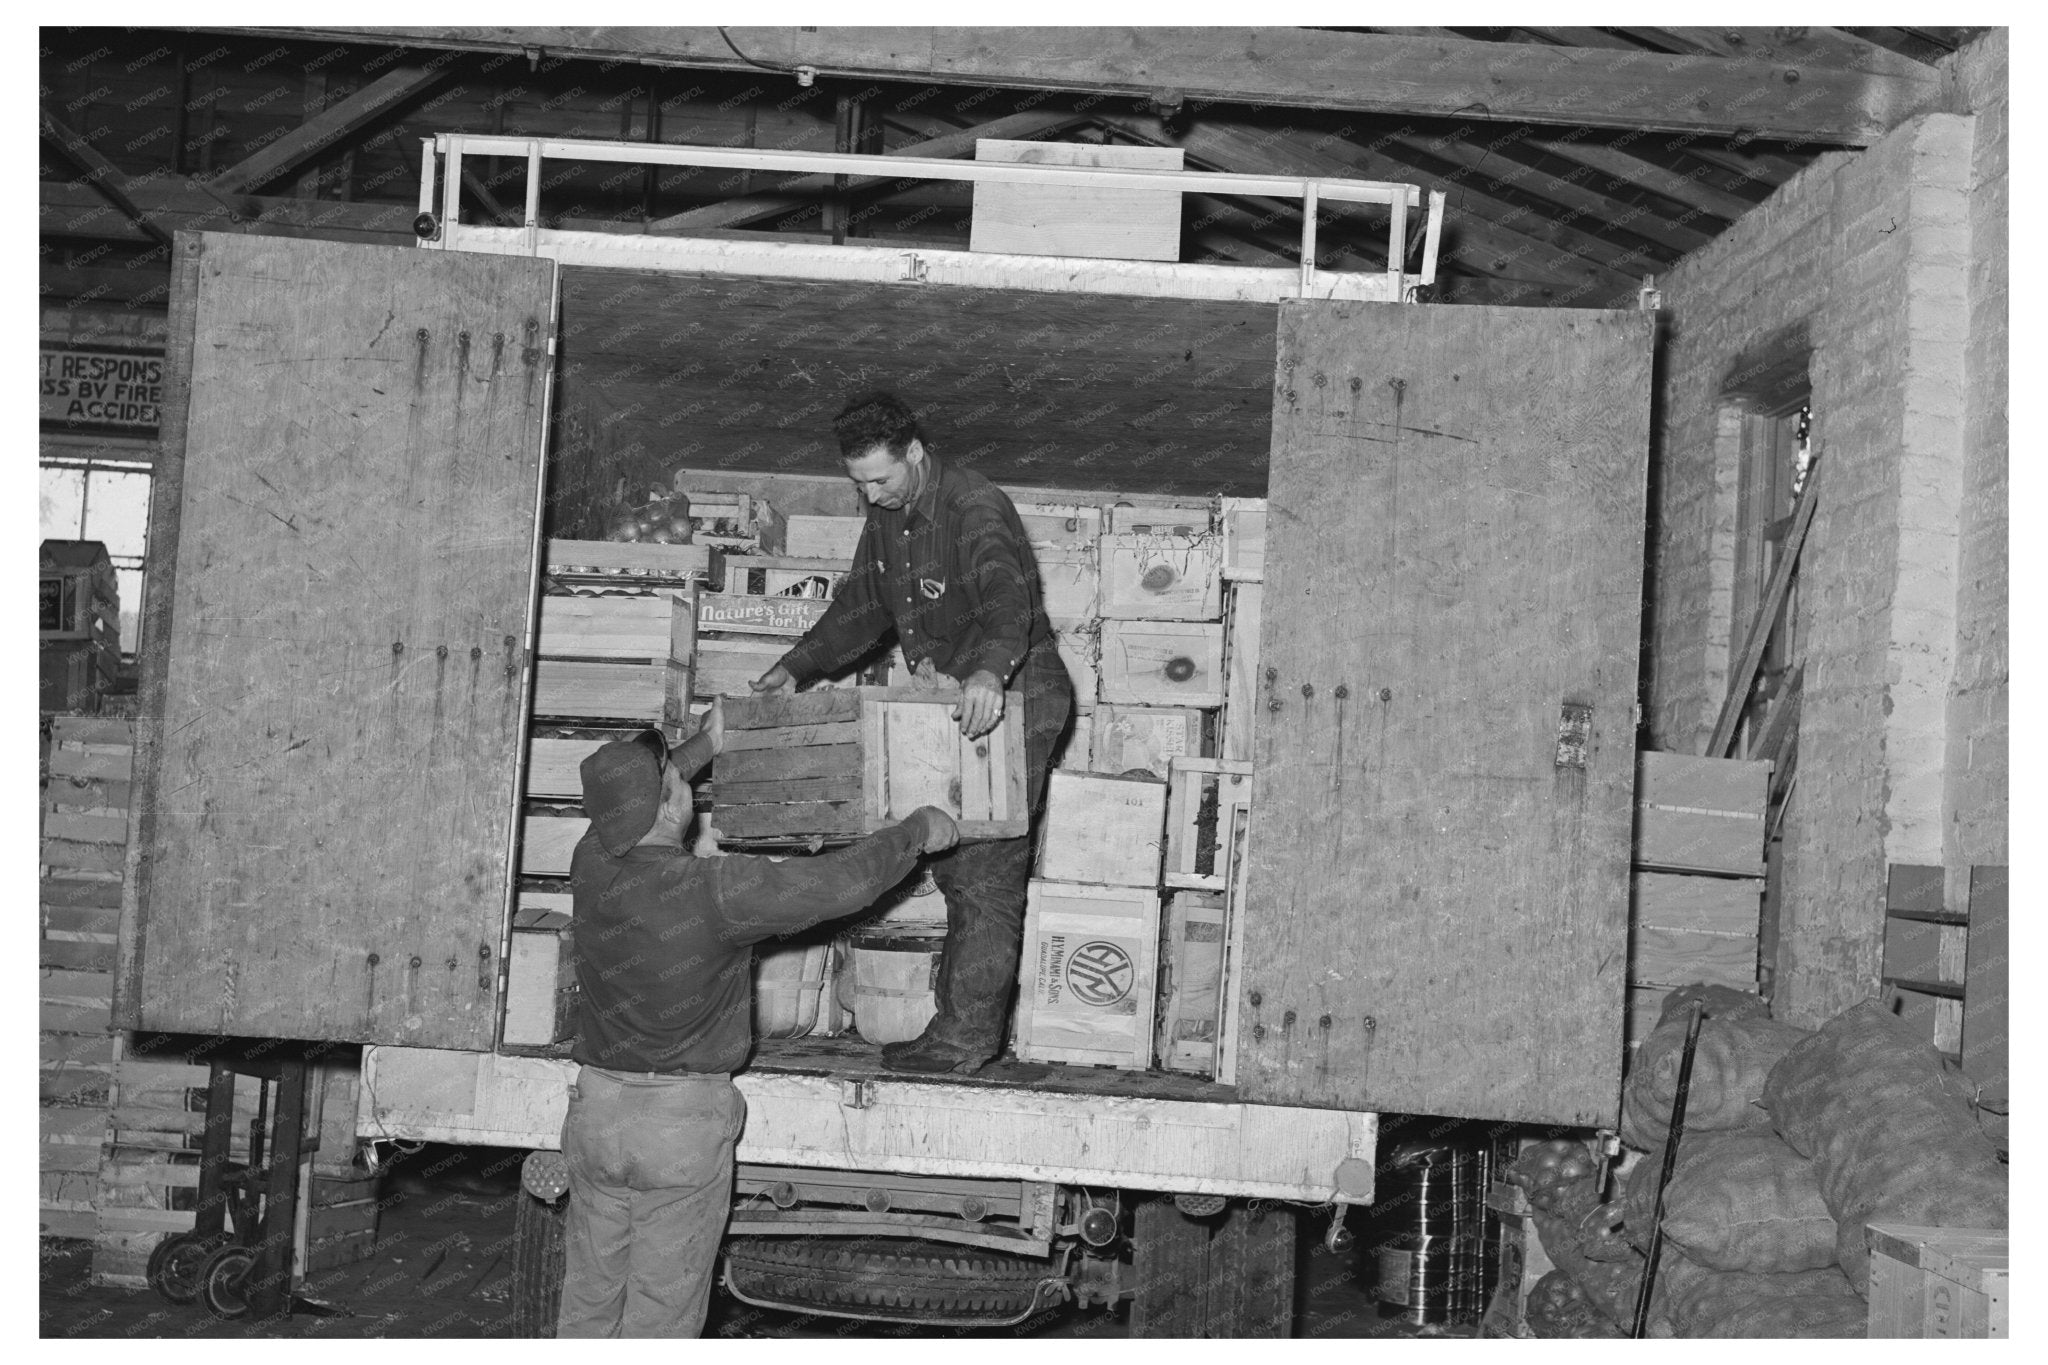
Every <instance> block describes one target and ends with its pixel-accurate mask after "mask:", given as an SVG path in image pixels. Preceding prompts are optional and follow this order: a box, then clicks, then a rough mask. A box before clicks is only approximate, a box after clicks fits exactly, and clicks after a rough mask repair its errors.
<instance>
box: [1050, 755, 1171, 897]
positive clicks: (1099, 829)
mask: <svg viewBox="0 0 2048 1365" xmlns="http://www.w3.org/2000/svg"><path fill="white" fill-rule="evenodd" d="M1165 821H1166V784H1165V783H1163V782H1150V781H1141V780H1139V779H1136V778H1126V777H1110V776H1107V775H1104V774H1100V773H1073V772H1062V771H1058V770H1055V771H1053V772H1052V773H1050V774H1049V775H1048V776H1047V778H1046V793H1045V823H1044V828H1043V829H1042V830H1041V832H1040V834H1039V840H1038V875H1039V876H1040V877H1042V878H1045V879H1046V880H1048V881H1060V882H1090V883H1094V884H1097V885H1102V886H1141V887H1155V888H1156V887H1157V886H1158V885H1159V858H1160V847H1161V840H1162V829H1163V827H1164V824H1165Z"/></svg>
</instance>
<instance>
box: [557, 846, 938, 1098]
mask: <svg viewBox="0 0 2048 1365" xmlns="http://www.w3.org/2000/svg"><path fill="white" fill-rule="evenodd" d="M918 836H919V826H918V825H917V823H916V822H914V821H913V822H911V823H909V824H899V825H896V826H894V827H892V828H890V829H885V830H883V831H881V832H880V833H878V834H871V835H869V836H868V837H867V838H865V839H863V840H861V841H860V842H859V843H857V844H853V845H851V846H849V847H847V848H842V849H837V850H835V851H833V852H831V853H825V854H820V855H818V856H816V857H809V858H805V857H794V858H788V859H784V860H779V861H778V860H776V859H772V858H766V857H760V856H749V855H746V854H732V855H730V856H727V857H723V858H699V857H696V856H695V855H693V854H692V853H690V851H689V850H687V849H683V848H678V847H675V846H673V845H663V844H641V845H638V846H637V847H634V848H629V849H627V850H626V852H625V855H624V856H623V857H616V858H615V857H613V856H612V855H611V854H609V853H607V852H605V849H604V845H603V844H601V843H599V842H598V838H597V835H596V834H595V833H594V832H593V833H590V834H586V835H584V836H583V839H582V841H581V842H580V843H578V844H577V845H576V851H575V853H574V854H573V855H571V858H570V861H569V879H570V880H569V884H570V888H571V890H572V892H573V893H574V895H575V952H576V992H577V1007H576V1009H577V1017H576V1046H575V1049H574V1050H573V1052H572V1053H571V1055H572V1056H573V1057H574V1058H575V1059H576V1060H577V1061H578V1062H581V1063H583V1064H584V1065H586V1066H601V1067H609V1068H611V1069H613V1070H617V1071H662V1072H675V1071H710V1072H719V1071H736V1070H738V1069H739V1068H740V1067H741V1066H742V1065H744V1064H745V1062H746V1059H747V1053H748V1051H749V1049H750V1048H751V1047H752V1045H753V1037H754V1018H753V1001H754V991H753V978H752V973H753V965H754V945H755V944H756V943H759V942H761V941H762V940H764V939H770V938H774V937H776V936H778V935H782V934H789V933H794V932H796V931H797V930H800V929H807V928H809V927H810V926H811V925H813V924H818V923H820V922H822V921H824V920H828V919H832V918H835V917H837V916H839V915H849V914H852V913H853V912H855V911H857V910H861V909H864V908H866V907H867V906H870V905H872V904H874V903H875V901H876V900H878V899H880V897H881V895H882V893H883V892H885V891H887V890H888V889H889V888H890V887H892V886H894V885H895V884H896V883H897V882H900V881H902V880H903V878H904V877H906V876H907V875H909V873H910V870H911V869H912V868H913V867H915V866H916V865H917V856H918V845H919V837H918Z"/></svg>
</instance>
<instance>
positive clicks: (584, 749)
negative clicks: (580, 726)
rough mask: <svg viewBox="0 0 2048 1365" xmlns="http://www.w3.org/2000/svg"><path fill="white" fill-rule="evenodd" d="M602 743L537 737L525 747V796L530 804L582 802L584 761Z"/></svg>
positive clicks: (600, 746) (599, 741)
mask: <svg viewBox="0 0 2048 1365" xmlns="http://www.w3.org/2000/svg"><path fill="white" fill-rule="evenodd" d="M605 742H606V741H605V740H603V739H591V738H584V739H557V738H551V737H547V736H540V735H536V736H535V737H534V738H532V739H531V740H528V741H527V747H526V796H527V799H528V800H531V801H570V802H580V801H581V800H582V799H583V760H584V759H586V758H588V757H589V756H590V755H591V754H594V753H596V752H597V751H598V750H599V749H600V748H602V747H603V746H604V744H605Z"/></svg>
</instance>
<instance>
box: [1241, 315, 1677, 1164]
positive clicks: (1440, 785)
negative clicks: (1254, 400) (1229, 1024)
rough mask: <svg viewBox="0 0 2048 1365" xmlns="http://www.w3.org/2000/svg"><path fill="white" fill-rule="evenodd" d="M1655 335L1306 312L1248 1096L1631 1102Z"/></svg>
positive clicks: (1272, 591) (1522, 1107) (1455, 1102)
mask: <svg viewBox="0 0 2048 1365" xmlns="http://www.w3.org/2000/svg"><path fill="white" fill-rule="evenodd" d="M1650 340H1651V322H1650V319H1649V318H1648V317H1646V316H1643V315H1639V314H1633V313H1602V312H1590V311H1578V310H1562V309H1559V310H1545V309H1512V308H1477V307H1474V308H1430V307H1398V308H1397V307H1387V306H1384V305H1370V304H1367V305H1359V304H1302V305H1292V304H1290V305H1285V306H1283V308H1282V309H1281V321H1280V343H1279V356H1280V360H1279V367H1278V370H1277V372H1276V381H1275V391H1274V405H1273V411H1274V418H1273V466H1272V483H1271V486H1270V489H1269V495H1268V500H1269V504H1270V510H1269V523H1270V525H1271V526H1272V528H1273V534H1272V537H1271V539H1270V540H1269V542H1268V545H1267V554H1266V589H1265V600H1264V604H1263V605H1264V611H1263V616H1264V620H1263V623H1262V631H1261V641H1260V669H1261V676H1260V680H1259V681H1260V684H1261V686H1260V701H1261V704H1262V705H1261V709H1260V710H1259V712H1258V715H1259V724H1258V730H1257V739H1256V744H1255V758H1256V764H1257V770H1256V776H1255V779H1254V782H1255V790H1254V797H1253V809H1254V810H1255V811H1256V812H1257V815H1256V817H1255V819H1254V823H1253V832H1252V849H1251V854H1250V858H1249V863H1250V868H1249V878H1248V882H1247V884H1246V888H1245V911H1244V917H1245V918H1244V924H1243V930H1244V938H1243V942H1244V944H1245V949H1244V960H1243V968H1242V970H1241V971H1240V972H1238V974H1237V984H1236V987H1235V994H1234V996H1233V1008H1234V1009H1236V1010H1237V1011H1238V1018H1239V1020H1240V1024H1241V1027H1240V1028H1239V1029H1238V1030H1237V1034H1238V1039H1237V1043H1238V1047H1239V1049H1240V1051H1239V1054H1238V1058H1237V1063H1238V1065H1237V1071H1236V1081H1237V1083H1238V1085H1239V1086H1240V1087H1242V1089H1243V1091H1244V1093H1245V1094H1247V1095H1249V1096H1251V1097H1253V1098H1256V1099H1259V1100H1263V1101H1268V1102H1278V1103H1304V1104H1327V1105H1340V1106H1346V1107H1349V1106H1357V1107H1360V1108H1367V1109H1375V1110H1385V1111H1394V1112H1406V1113H1429V1114H1447V1115H1467V1116H1473V1117H1482V1118H1502V1119H1521V1120H1528V1121H1541V1122H1557V1123H1568V1124H1588V1125H1591V1124H1607V1123H1611V1122H1612V1121H1613V1120H1614V1119H1615V1116H1616V1109H1617V1099H1618V1091H1619V1082H1620V1066H1621V1056H1622V1050H1621V1027H1622V1013H1623V1009H1622V992H1623V988H1624V984H1625V978H1626V972H1627V942H1628V935H1627V915H1628V859H1629V824H1630V788H1631V786H1632V778H1633V772H1634V759H1635V755H1634V736H1635V722H1634V715H1633V711H1634V703H1635V695H1636V653H1637V630H1638V610H1639V599H1640V592H1641V578H1642V538H1643V468H1644V463H1645V459H1646V452H1647V448H1648V416H1649V365H1650Z"/></svg>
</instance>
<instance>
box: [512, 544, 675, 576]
mask: <svg viewBox="0 0 2048 1365" xmlns="http://www.w3.org/2000/svg"><path fill="white" fill-rule="evenodd" d="M547 571H548V573H549V574H550V575H551V576H553V577H556V578H599V579H602V578H625V579H650V580H687V579H693V578H694V579H700V580H701V579H703V578H706V577H708V576H709V575H710V573H711V547H710V546H708V545H657V544H655V543H654V542H652V541H624V540H550V541H549V542H548V549H547Z"/></svg>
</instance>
